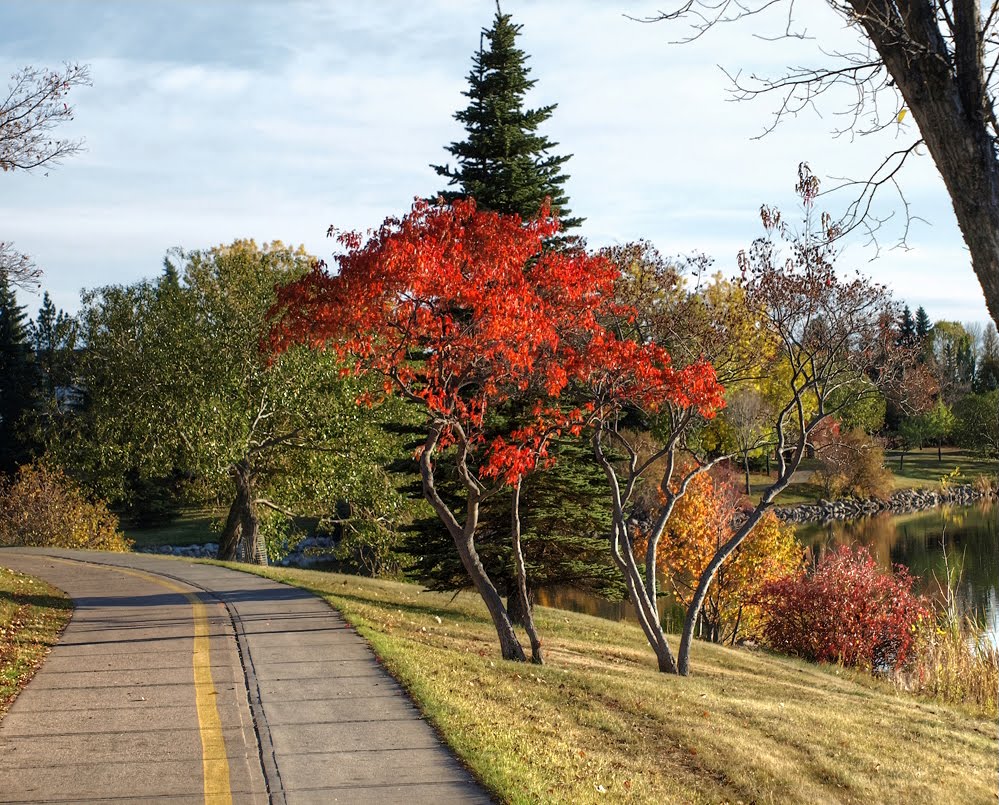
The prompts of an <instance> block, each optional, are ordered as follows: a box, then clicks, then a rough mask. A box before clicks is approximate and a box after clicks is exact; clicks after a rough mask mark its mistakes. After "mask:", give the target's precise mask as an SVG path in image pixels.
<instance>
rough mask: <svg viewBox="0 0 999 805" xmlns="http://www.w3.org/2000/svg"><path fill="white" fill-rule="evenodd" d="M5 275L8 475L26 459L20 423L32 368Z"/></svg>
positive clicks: (2, 318) (2, 438) (2, 351)
mask: <svg viewBox="0 0 999 805" xmlns="http://www.w3.org/2000/svg"><path fill="white" fill-rule="evenodd" d="M25 320H26V315H25V312H24V308H23V307H22V306H20V305H18V304H17V298H16V297H15V295H14V290H13V289H12V288H11V287H10V283H9V282H8V281H7V275H6V274H5V273H4V272H2V271H0V475H10V474H12V473H13V472H14V471H15V470H16V469H17V467H18V466H19V465H20V464H22V463H24V462H25V461H27V460H28V459H29V458H30V440H29V439H28V438H27V436H26V434H25V430H24V428H23V421H24V417H25V414H27V413H28V412H29V411H30V410H31V406H32V402H33V398H34V391H35V367H34V365H33V362H32V355H31V346H30V344H29V343H28V333H27V330H26V328H25Z"/></svg>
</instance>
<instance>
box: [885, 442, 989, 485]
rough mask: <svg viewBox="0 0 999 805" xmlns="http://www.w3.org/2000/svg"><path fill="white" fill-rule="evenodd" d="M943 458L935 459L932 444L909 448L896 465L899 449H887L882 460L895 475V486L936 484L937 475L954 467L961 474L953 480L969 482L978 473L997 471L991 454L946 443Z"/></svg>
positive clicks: (948, 473)
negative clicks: (985, 456) (976, 453)
mask: <svg viewBox="0 0 999 805" xmlns="http://www.w3.org/2000/svg"><path fill="white" fill-rule="evenodd" d="M941 458H942V461H938V460H937V449H936V448H935V447H924V448H923V449H921V450H912V451H910V452H908V453H906V454H905V456H904V457H903V459H902V468H901V469H899V453H898V452H897V451H888V452H887V453H886V454H885V462H886V463H887V465H888V469H890V470H891V471H892V472H893V473H894V475H895V488H896V489H904V488H907V487H915V486H936V485H937V484H938V483H940V479H941V478H943V477H944V476H947V475H950V473H952V472H953V471H954V470H955V469H957V470H959V471H960V474H959V475H958V476H957V477H956V478H955V479H954V481H953V483H970V482H972V481H974V480H975V479H976V478H977V477H978V476H980V475H991V476H995V475H996V474H997V473H999V462H997V461H996V460H995V459H993V458H982V457H981V456H976V455H974V454H972V453H969V452H967V451H965V450H959V449H957V448H956V447H945V448H943V450H942V451H941Z"/></svg>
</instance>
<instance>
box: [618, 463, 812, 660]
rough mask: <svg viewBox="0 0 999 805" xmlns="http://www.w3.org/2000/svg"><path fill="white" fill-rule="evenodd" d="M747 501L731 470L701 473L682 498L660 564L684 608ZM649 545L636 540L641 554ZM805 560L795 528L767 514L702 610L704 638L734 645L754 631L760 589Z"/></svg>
mask: <svg viewBox="0 0 999 805" xmlns="http://www.w3.org/2000/svg"><path fill="white" fill-rule="evenodd" d="M745 505H746V504H745V499H744V498H743V497H742V495H741V494H740V492H739V489H738V486H737V484H736V481H735V478H734V476H732V475H731V474H730V473H727V472H714V473H704V474H702V475H698V476H697V477H695V478H694V479H693V480H692V481H691V483H690V486H689V487H688V489H687V493H686V494H685V495H684V496H683V497H681V498H679V499H678V500H677V503H676V507H675V509H674V512H673V516H672V517H671V518H670V520H669V523H668V524H667V526H666V531H665V533H664V534H663V537H662V539H661V540H660V541H659V546H658V551H657V553H656V564H657V566H658V567H659V570H660V572H661V573H662V574H663V576H664V577H665V578H666V580H667V581H668V582H669V584H670V585H671V587H672V589H673V594H674V597H675V598H676V600H677V601H678V602H679V603H680V604H682V605H683V606H687V605H688V604H689V602H690V599H691V597H692V593H693V591H694V588H695V587H696V585H697V579H698V578H699V577H700V575H701V573H702V572H703V570H704V568H705V567H707V564H708V562H710V561H711V559H712V557H713V556H714V555H715V552H716V551H717V550H718V548H719V546H720V545H723V544H724V543H725V542H727V541H728V540H729V539H730V538H731V537H732V534H733V533H734V531H735V526H736V523H737V521H738V519H739V517H740V512H741V511H742V509H743V508H744V506H745ZM644 547H645V546H644V544H643V543H642V540H641V539H639V540H638V541H636V548H637V549H638V550H639V551H640V552H641V553H644ZM801 562H802V551H801V546H800V545H799V544H798V541H797V539H796V538H795V535H794V528H793V526H790V525H786V524H784V523H782V522H781V521H780V520H778V519H777V517H776V516H775V515H774V514H773V512H767V513H766V514H765V515H764V516H763V518H762V519H761V520H760V522H759V524H758V525H757V526H756V528H755V529H753V531H752V532H750V534H749V536H748V537H747V538H746V539H745V541H744V542H743V543H742V544H741V545H740V546H739V547H738V548H736V550H735V552H734V553H733V554H732V556H731V557H729V559H727V560H726V561H725V563H724V564H723V565H722V566H721V568H720V569H719V571H718V575H717V577H716V580H715V584H714V585H713V586H712V589H711V592H710V594H709V595H708V596H707V598H706V599H705V601H704V605H703V607H702V610H701V613H700V619H699V625H698V632H699V634H700V636H701V637H704V638H707V639H709V640H712V641H714V642H717V643H720V642H730V643H734V642H735V640H736V638H737V636H738V635H739V633H740V632H742V633H743V634H745V633H750V634H752V632H753V629H754V628H755V626H756V624H757V622H758V620H759V612H758V611H757V608H756V607H755V606H754V605H753V604H752V601H753V599H754V597H755V596H756V594H757V593H758V592H759V590H760V588H761V587H762V586H763V585H764V584H766V583H767V582H768V581H772V580H776V579H780V578H784V577H786V576H789V575H791V574H792V573H794V572H795V571H796V570H797V569H798V568H799V567H800V565H801Z"/></svg>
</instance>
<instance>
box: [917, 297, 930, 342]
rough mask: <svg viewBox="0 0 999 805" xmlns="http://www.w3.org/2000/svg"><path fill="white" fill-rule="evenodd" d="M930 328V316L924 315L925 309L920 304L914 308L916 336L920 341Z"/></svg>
mask: <svg viewBox="0 0 999 805" xmlns="http://www.w3.org/2000/svg"><path fill="white" fill-rule="evenodd" d="M932 329H933V325H932V324H931V323H930V317H929V316H927V315H926V311H925V310H924V309H923V306H922V305H920V306H919V307H918V308H916V337H917V338H919V340H920V341H923V340H924V339H925V338H926V337H927V336H928V335H929V334H930V331H931V330H932Z"/></svg>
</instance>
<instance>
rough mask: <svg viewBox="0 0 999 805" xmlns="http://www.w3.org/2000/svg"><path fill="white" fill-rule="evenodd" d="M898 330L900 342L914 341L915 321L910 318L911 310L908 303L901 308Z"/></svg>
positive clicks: (910, 342)
mask: <svg viewBox="0 0 999 805" xmlns="http://www.w3.org/2000/svg"><path fill="white" fill-rule="evenodd" d="M924 312H925V311H924ZM898 330H899V343H900V344H904V345H910V344H914V343H916V322H915V321H914V320H913V318H912V311H911V310H909V306H908V305H906V306H905V307H904V308H903V309H902V318H901V319H900V320H899V323H898Z"/></svg>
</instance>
